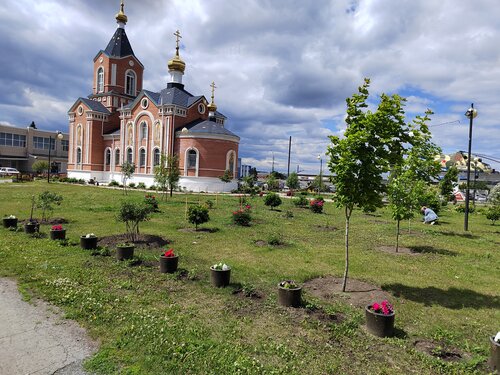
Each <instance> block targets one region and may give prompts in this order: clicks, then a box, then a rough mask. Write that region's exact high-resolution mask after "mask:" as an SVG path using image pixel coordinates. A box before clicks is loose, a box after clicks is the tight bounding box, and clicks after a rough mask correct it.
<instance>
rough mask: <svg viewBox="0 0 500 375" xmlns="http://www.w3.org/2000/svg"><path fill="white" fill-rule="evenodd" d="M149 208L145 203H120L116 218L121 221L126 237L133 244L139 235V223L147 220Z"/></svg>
mask: <svg viewBox="0 0 500 375" xmlns="http://www.w3.org/2000/svg"><path fill="white" fill-rule="evenodd" d="M150 213H151V206H150V205H147V204H145V203H131V202H122V204H121V207H120V210H119V211H118V214H117V216H116V218H117V219H118V221H123V222H124V223H125V227H126V230H127V236H128V238H129V240H130V241H132V242H134V241H135V240H136V238H137V235H138V234H139V223H140V222H142V221H146V220H149V214H150Z"/></svg>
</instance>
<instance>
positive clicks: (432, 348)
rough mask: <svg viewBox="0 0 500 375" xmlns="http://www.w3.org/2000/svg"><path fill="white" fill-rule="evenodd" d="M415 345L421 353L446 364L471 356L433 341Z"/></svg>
mask: <svg viewBox="0 0 500 375" xmlns="http://www.w3.org/2000/svg"><path fill="white" fill-rule="evenodd" d="M413 345H414V346H415V349H416V350H418V351H419V352H422V353H425V354H427V355H430V356H432V357H435V358H439V359H441V360H443V361H445V362H458V361H461V360H464V359H465V360H466V359H468V358H470V357H471V356H470V354H468V353H465V352H462V351H461V350H458V349H457V348H451V347H448V346H446V345H442V344H440V343H438V342H434V341H431V340H416V341H415V342H414V343H413Z"/></svg>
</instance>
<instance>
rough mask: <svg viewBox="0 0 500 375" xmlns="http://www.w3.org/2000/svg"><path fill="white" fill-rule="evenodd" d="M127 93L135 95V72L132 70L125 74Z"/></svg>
mask: <svg viewBox="0 0 500 375" xmlns="http://www.w3.org/2000/svg"><path fill="white" fill-rule="evenodd" d="M125 94H127V95H132V96H135V73H134V72H133V71H132V70H129V71H128V72H127V74H126V75H125Z"/></svg>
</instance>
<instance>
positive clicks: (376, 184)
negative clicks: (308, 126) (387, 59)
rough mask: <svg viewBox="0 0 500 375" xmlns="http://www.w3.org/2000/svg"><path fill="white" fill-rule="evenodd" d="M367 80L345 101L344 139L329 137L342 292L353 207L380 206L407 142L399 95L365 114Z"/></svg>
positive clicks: (347, 267)
mask: <svg viewBox="0 0 500 375" xmlns="http://www.w3.org/2000/svg"><path fill="white" fill-rule="evenodd" d="M369 86H370V80H369V79H365V82H364V84H363V86H361V87H359V89H358V93H357V94H354V95H353V96H352V97H350V98H347V99H346V102H347V117H346V120H345V121H346V124H347V128H346V130H345V133H344V137H343V138H342V139H341V138H339V137H337V136H330V140H331V145H330V146H328V151H327V155H328V156H329V157H330V159H329V161H328V168H329V170H330V172H331V174H332V176H333V178H332V182H333V183H334V185H335V188H336V203H337V205H338V206H340V207H343V208H344V215H345V269H344V279H343V283H342V291H344V292H345V289H346V285H347V277H348V272H349V224H350V218H351V215H352V212H353V209H354V208H355V207H359V208H361V209H364V210H374V209H375V208H376V207H380V206H381V205H382V193H383V192H384V191H385V185H384V184H383V180H382V175H383V173H386V172H388V171H389V170H390V166H391V165H397V164H398V163H399V161H400V160H401V157H402V156H401V155H402V151H403V149H404V144H405V143H407V142H408V141H409V140H410V135H409V134H408V133H409V130H408V128H407V125H406V124H405V122H404V112H403V109H402V103H403V102H404V99H403V98H401V97H400V96H398V95H392V96H388V95H385V94H382V95H381V98H380V103H379V105H378V107H377V110H376V111H375V112H371V111H368V110H366V107H367V104H366V102H367V100H368V96H369V92H368V88H369Z"/></svg>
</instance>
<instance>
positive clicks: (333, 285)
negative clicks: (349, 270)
mask: <svg viewBox="0 0 500 375" xmlns="http://www.w3.org/2000/svg"><path fill="white" fill-rule="evenodd" d="M304 289H306V290H307V292H308V293H310V294H311V295H312V296H314V297H317V298H319V299H321V300H324V301H326V302H331V301H332V300H334V299H338V298H341V299H343V300H345V301H347V302H348V303H350V304H351V305H352V306H356V307H365V306H367V305H369V304H371V303H373V302H374V301H383V300H385V299H390V298H391V297H392V295H391V294H389V293H387V292H385V291H383V290H382V289H381V288H380V287H379V286H377V285H373V284H369V283H366V282H364V281H360V280H356V279H348V280H347V287H346V292H347V293H343V292H342V278H340V277H332V276H326V277H319V278H316V279H311V280H309V281H306V282H305V283H304Z"/></svg>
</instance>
